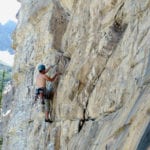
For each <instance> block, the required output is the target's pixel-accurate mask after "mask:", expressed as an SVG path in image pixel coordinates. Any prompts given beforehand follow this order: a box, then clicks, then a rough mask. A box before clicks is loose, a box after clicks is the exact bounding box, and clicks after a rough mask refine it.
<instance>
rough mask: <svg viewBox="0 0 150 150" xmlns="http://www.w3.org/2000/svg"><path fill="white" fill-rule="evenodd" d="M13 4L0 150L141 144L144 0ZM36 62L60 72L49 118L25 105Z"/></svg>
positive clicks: (146, 49)
mask: <svg viewBox="0 0 150 150" xmlns="http://www.w3.org/2000/svg"><path fill="white" fill-rule="evenodd" d="M20 3H21V9H20V10H19V12H18V25H17V28H16V31H15V32H14V34H13V40H14V41H13V48H14V49H16V55H15V65H14V71H13V84H14V89H15V90H14V92H13V103H10V106H9V108H11V113H10V114H9V120H8V119H7V117H6V118H5V117H4V123H5V133H4V138H3V140H4V142H3V150H18V149H19V150H136V149H138V150H146V149H148V146H149V142H148V141H150V100H149V99H150V84H149V83H150V46H149V39H150V0H145V1H141V0H137V1H135V0H109V1H108V0H80V1H79V0H45V1H41V0H20ZM40 63H44V64H45V65H46V66H47V67H48V66H49V65H55V67H53V68H52V69H51V70H50V71H49V73H48V74H49V75H50V76H53V75H54V74H55V72H56V71H59V72H62V75H61V76H60V77H59V78H58V79H57V80H56V81H55V82H54V83H53V86H54V90H55V94H54V97H53V100H52V101H51V111H50V112H51V115H50V116H51V118H52V119H53V123H51V124H48V123H45V122H44V113H43V112H42V110H41V104H40V102H39V101H38V102H37V103H35V104H33V102H34V90H35V84H34V83H35V80H34V79H35V76H36V75H37V73H38V71H37V66H38V64H40ZM48 86H49V85H48ZM3 101H5V99H4V100H3ZM6 121H7V124H6Z"/></svg>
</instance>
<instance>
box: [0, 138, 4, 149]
mask: <svg viewBox="0 0 150 150" xmlns="http://www.w3.org/2000/svg"><path fill="white" fill-rule="evenodd" d="M2 144H3V138H0V150H1V149H2Z"/></svg>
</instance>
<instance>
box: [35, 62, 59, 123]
mask: <svg viewBox="0 0 150 150" xmlns="http://www.w3.org/2000/svg"><path fill="white" fill-rule="evenodd" d="M50 68H51V66H50V67H48V68H47V69H46V67H45V65H43V64H40V65H39V66H38V71H39V74H38V75H37V77H36V83H35V84H36V91H35V101H36V100H37V98H38V96H39V98H40V99H41V104H42V105H45V122H50V123H51V122H52V120H50V119H49V111H50V100H49V99H48V98H47V94H48V93H47V92H48V91H47V89H46V81H50V82H53V81H55V79H56V78H57V77H58V76H59V75H61V73H56V74H55V75H54V76H53V77H52V78H51V77H49V76H47V75H46V73H47V72H48V71H49V70H50Z"/></svg>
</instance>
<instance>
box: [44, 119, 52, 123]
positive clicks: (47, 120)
mask: <svg viewBox="0 0 150 150" xmlns="http://www.w3.org/2000/svg"><path fill="white" fill-rule="evenodd" d="M45 122H49V123H52V122H53V121H52V120H50V119H45Z"/></svg>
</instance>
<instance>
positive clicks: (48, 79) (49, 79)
mask: <svg viewBox="0 0 150 150" xmlns="http://www.w3.org/2000/svg"><path fill="white" fill-rule="evenodd" d="M58 75H60V73H56V74H55V75H54V76H53V77H52V78H51V77H48V76H47V75H45V76H44V77H45V79H46V80H47V81H54V80H55V79H56V77H57V76H58Z"/></svg>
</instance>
